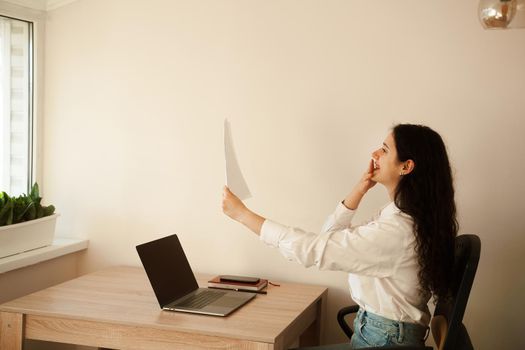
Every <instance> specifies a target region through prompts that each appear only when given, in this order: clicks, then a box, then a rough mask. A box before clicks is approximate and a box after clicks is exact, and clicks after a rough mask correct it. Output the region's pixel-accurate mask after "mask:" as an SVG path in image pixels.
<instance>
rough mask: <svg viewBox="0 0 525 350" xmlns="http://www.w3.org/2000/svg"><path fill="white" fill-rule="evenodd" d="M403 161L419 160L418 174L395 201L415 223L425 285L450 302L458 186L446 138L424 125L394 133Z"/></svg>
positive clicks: (409, 178)
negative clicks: (455, 198)
mask: <svg viewBox="0 0 525 350" xmlns="http://www.w3.org/2000/svg"><path fill="white" fill-rule="evenodd" d="M392 133H393V136H394V140H395V143H396V149H397V155H398V158H399V161H401V162H404V161H407V160H409V159H411V160H413V161H414V164H415V166H414V169H413V170H412V172H410V173H409V174H407V175H405V176H403V177H402V178H401V180H400V181H399V184H398V185H397V188H396V191H395V197H394V202H395V204H396V205H397V207H398V208H399V209H400V210H401V211H402V212H404V213H406V214H408V215H410V216H411V217H412V218H413V220H414V232H415V236H416V253H417V255H418V262H419V266H420V270H419V275H418V277H419V282H420V287H421V289H422V291H426V292H430V293H432V295H433V296H434V301H435V302H438V301H439V300H443V299H447V298H448V297H449V295H450V288H451V286H450V281H451V276H452V268H453V266H454V240H455V237H456V235H457V232H458V222H457V219H456V204H455V202H454V185H453V180H452V172H451V168H450V163H449V160H448V156H447V150H446V147H445V144H444V143H443V140H442V139H441V136H440V135H439V134H438V133H437V132H435V131H434V130H432V129H431V128H429V127H427V126H423V125H412V124H399V125H396V126H395V127H394V128H393V131H392Z"/></svg>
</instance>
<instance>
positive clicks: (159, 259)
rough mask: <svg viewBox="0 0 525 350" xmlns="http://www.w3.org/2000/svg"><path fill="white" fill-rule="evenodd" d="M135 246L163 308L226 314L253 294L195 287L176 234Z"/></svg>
mask: <svg viewBox="0 0 525 350" xmlns="http://www.w3.org/2000/svg"><path fill="white" fill-rule="evenodd" d="M136 248H137V253H138V254H139V257H140V260H141V262H142V265H143V266H144V269H145V270H146V274H147V275H148V279H149V281H150V283H151V287H152V288H153V291H154V292H155V296H156V297H157V300H158V302H159V304H160V307H161V308H162V309H163V310H168V311H181V312H191V313H198V314H205V315H214V316H226V315H228V314H230V313H231V312H232V311H234V310H235V309H237V308H239V307H241V306H242V305H244V304H245V303H247V302H248V301H249V300H251V299H253V298H254V297H255V294H254V293H247V292H236V291H224V290H213V289H208V288H199V285H198V284H197V280H196V279H195V275H194V274H193V271H192V270H191V267H190V264H189V262H188V259H187V258H186V254H184V250H183V249H182V246H181V244H180V242H179V238H178V237H177V235H171V236H167V237H164V238H160V239H157V240H154V241H151V242H147V243H144V244H140V245H138V246H137V247H136Z"/></svg>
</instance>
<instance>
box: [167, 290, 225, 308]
mask: <svg viewBox="0 0 525 350" xmlns="http://www.w3.org/2000/svg"><path fill="white" fill-rule="evenodd" d="M224 294H226V293H225V292H218V291H211V290H206V291H203V292H200V293H199V294H194V295H193V296H191V297H190V298H188V299H186V300H184V301H183V302H182V303H180V304H177V306H179V307H187V308H192V309H202V308H203V307H205V306H206V305H209V304H211V303H213V302H214V301H215V300H217V299H219V298H220V297H222V296H223V295H224Z"/></svg>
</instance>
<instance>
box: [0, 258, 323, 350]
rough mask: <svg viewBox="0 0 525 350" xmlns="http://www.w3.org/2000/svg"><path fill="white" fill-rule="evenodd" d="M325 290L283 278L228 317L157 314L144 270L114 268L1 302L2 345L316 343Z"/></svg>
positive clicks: (12, 348) (151, 349) (254, 349)
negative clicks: (33, 342) (32, 342)
mask: <svg viewBox="0 0 525 350" xmlns="http://www.w3.org/2000/svg"><path fill="white" fill-rule="evenodd" d="M209 277H210V276H207V275H202V276H199V278H198V280H199V284H200V285H201V286H205V285H206V281H207V280H208V279H209ZM326 294H327V289H326V288H324V287H320V286H315V285H303V284H292V283H282V284H281V286H280V287H274V286H269V289H268V294H267V295H263V294H261V295H257V297H256V298H255V299H253V300H252V301H250V302H249V303H248V304H246V305H244V306H243V307H241V308H240V309H238V310H237V311H235V312H234V313H233V314H231V315H230V316H227V317H213V316H204V315H196V314H185V313H180V312H169V311H161V310H160V308H159V305H158V303H157V299H156V298H155V295H154V294H153V290H152V289H151V286H150V284H149V281H148V279H147V276H146V274H145V272H144V269H142V268H138V267H113V268H110V269H106V270H102V271H98V272H95V273H91V274H87V275H84V276H81V277H79V278H76V279H74V280H71V281H68V282H65V283H62V284H59V285H57V286H54V287H51V288H47V289H44V290H42V291H39V292H36V293H33V294H30V295H27V296H24V297H21V298H18V299H15V300H12V301H9V302H7V303H5V304H2V305H0V349H2V350H4V349H5V350H21V349H22V343H23V339H35V340H45V341H54V342H62V343H70V344H79V345H87V346H94V347H102V348H111V349H137V350H139V349H140V350H142V349H144V350H146V349H148V350H157V349H158V350H160V349H162V350H167V349H170V350H173V349H242V350H262V349H265V350H267V349H287V348H288V347H289V346H290V345H292V344H293V343H294V341H296V340H297V339H299V340H300V344H301V345H317V344H318V343H319V337H320V333H321V319H322V313H323V312H322V310H323V309H324V305H325V304H326Z"/></svg>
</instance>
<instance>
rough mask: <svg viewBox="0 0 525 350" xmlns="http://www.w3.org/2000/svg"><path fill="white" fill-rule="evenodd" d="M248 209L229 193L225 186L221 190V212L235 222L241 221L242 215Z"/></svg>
mask: <svg viewBox="0 0 525 350" xmlns="http://www.w3.org/2000/svg"><path fill="white" fill-rule="evenodd" d="M247 209H248V208H246V206H245V205H244V203H243V202H242V201H241V200H240V199H239V198H238V197H237V196H236V195H234V194H233V193H232V191H230V189H229V188H228V187H227V186H224V188H223V190H222V211H223V213H224V214H226V215H228V216H229V217H230V218H232V219H233V220H235V221H239V222H240V221H241V218H242V216H243V214H244V213H245V212H246V211H247Z"/></svg>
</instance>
